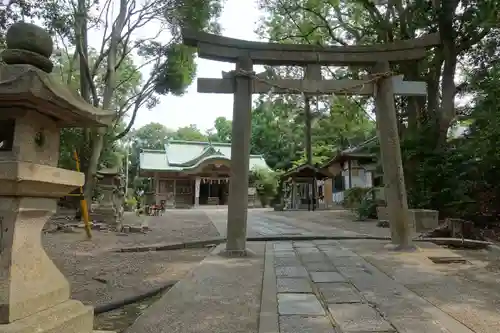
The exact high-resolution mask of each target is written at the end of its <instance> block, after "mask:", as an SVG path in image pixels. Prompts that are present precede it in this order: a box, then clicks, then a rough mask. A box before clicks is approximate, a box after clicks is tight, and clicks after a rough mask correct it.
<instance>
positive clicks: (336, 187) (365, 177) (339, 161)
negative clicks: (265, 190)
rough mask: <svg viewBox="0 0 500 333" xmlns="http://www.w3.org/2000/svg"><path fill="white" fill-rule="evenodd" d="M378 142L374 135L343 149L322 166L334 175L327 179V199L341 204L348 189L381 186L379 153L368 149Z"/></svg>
mask: <svg viewBox="0 0 500 333" xmlns="http://www.w3.org/2000/svg"><path fill="white" fill-rule="evenodd" d="M377 142H378V141H377V138H376V137H374V138H372V139H370V140H367V141H365V142H364V143H362V144H361V145H359V146H357V147H354V148H351V149H346V150H343V151H341V152H339V153H338V154H337V155H336V156H334V157H333V158H332V159H330V160H329V161H328V162H327V163H325V164H324V165H323V166H322V167H321V168H322V169H325V170H327V171H328V173H330V174H332V175H334V176H333V178H331V179H328V180H326V181H325V201H327V202H331V203H333V204H341V203H342V202H343V201H344V191H345V190H347V189H350V188H353V187H363V188H370V187H377V186H381V184H382V174H381V173H380V174H379V173H378V172H377V155H376V154H375V153H372V152H369V151H368V150H369V149H368V148H370V147H371V146H373V145H376V144H377Z"/></svg>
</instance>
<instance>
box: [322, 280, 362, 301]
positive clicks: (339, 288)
mask: <svg viewBox="0 0 500 333" xmlns="http://www.w3.org/2000/svg"><path fill="white" fill-rule="evenodd" d="M316 287H317V288H318V290H319V291H320V293H321V295H322V296H323V298H324V299H325V300H326V302H327V303H329V304H330V303H331V304H333V303H363V298H362V296H361V295H360V294H359V292H358V291H357V290H356V288H354V286H353V285H351V284H350V283H344V282H340V283H316Z"/></svg>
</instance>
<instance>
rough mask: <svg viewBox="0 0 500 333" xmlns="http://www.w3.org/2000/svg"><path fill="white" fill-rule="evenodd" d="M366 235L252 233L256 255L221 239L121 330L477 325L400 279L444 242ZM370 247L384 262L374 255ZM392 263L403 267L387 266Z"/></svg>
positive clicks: (331, 331) (358, 332) (450, 330)
mask: <svg viewBox="0 0 500 333" xmlns="http://www.w3.org/2000/svg"><path fill="white" fill-rule="evenodd" d="M363 242H366V244H367V245H366V246H365V245H363V244H365V243H362V242H361V241H354V242H350V241H329V240H328V241H300V242H291V241H283V242H266V243H264V242H250V243H248V246H249V247H250V249H251V250H253V251H254V252H255V253H256V255H255V256H254V257H252V258H238V259H227V258H224V257H220V256H218V254H217V253H218V252H219V251H221V250H222V249H223V248H224V246H225V245H224V244H222V245H220V246H218V247H217V248H216V249H215V250H214V252H213V253H212V254H211V255H210V256H209V257H207V258H206V259H205V260H204V261H203V262H202V263H201V264H200V265H199V266H198V267H197V268H196V269H194V271H193V272H192V273H191V274H189V275H188V276H187V277H186V278H185V279H183V280H182V281H180V282H179V283H178V284H176V285H175V286H174V287H173V288H172V289H171V290H170V291H169V292H168V293H167V294H165V295H164V296H163V297H162V298H161V299H160V301H158V302H157V303H155V304H154V305H153V306H152V307H151V308H149V309H148V310H146V312H145V313H144V314H143V315H142V316H141V317H139V318H138V320H137V321H136V322H135V323H134V325H132V326H131V327H130V328H129V329H128V330H127V331H126V332H127V333H156V332H186V333H187V332H190V333H191V332H203V333H206V332H217V333H225V332H227V333H229V332H232V333H239V332H241V333H248V332H250V333H251V332H255V333H278V332H279V333H295V332H311V333H312V332H314V333H338V332H344V333H367V332H372V333H377V332H378V333H382V332H384V333H389V332H393V333H395V332H399V333H421V332H426V333H472V332H476V331H474V330H471V329H469V328H467V327H466V326H464V324H463V323H462V322H465V319H461V318H457V319H454V318H453V317H452V316H450V315H448V314H447V313H445V312H443V310H441V309H439V308H437V307H436V306H434V305H432V304H431V303H430V302H429V301H427V300H426V299H424V298H422V297H420V296H419V295H417V294H416V293H415V292H413V291H412V290H410V289H408V288H407V287H406V286H405V284H404V283H407V282H409V279H410V277H412V276H413V277H414V280H419V279H420V281H422V279H424V280H425V279H426V278H427V279H428V277H426V276H427V275H423V277H421V278H415V276H416V275H418V274H425V273H426V272H425V271H418V270H415V269H412V265H413V266H415V267H420V266H418V262H419V261H425V260H427V261H428V262H430V260H429V259H428V256H431V255H433V256H456V255H454V254H453V253H452V252H451V251H449V250H446V249H441V248H439V247H437V246H435V245H433V244H424V243H422V244H423V245H422V250H420V251H417V252H415V253H394V252H392V253H389V252H388V251H387V250H384V247H383V246H384V245H385V244H386V243H384V242H382V241H363ZM384 251H385V252H384ZM384 253H385V256H384ZM374 254H377V256H378V254H380V255H381V256H382V257H383V258H384V260H385V262H384V261H379V262H377V266H375V265H374V264H372V263H371V258H373V255H374ZM370 255H371V256H370ZM365 258H368V259H365ZM389 262H392V263H397V264H398V265H399V266H400V267H404V268H405V272H402V271H399V272H398V274H399V276H394V275H391V274H389V275H388V274H386V271H387V267H388V263H389ZM404 263H406V265H405V264H404ZM378 265H380V267H382V268H381V269H379V268H378ZM427 265H428V266H429V267H430V264H427ZM429 272H430V273H432V271H431V270H429V271H428V272H427V273H429ZM430 273H429V274H428V275H432V274H430ZM432 276H433V278H434V279H438V278H439V279H442V280H443V281H446V277H444V276H436V275H432ZM401 277H404V279H403V278H401ZM399 281H403V282H404V283H400V282H399ZM469 305H470V306H474V304H469ZM497 331H498V328H497Z"/></svg>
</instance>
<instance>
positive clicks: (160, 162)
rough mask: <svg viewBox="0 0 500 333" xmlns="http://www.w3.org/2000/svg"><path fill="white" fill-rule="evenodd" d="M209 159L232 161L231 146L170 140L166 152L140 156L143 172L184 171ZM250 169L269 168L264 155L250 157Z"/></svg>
mask: <svg viewBox="0 0 500 333" xmlns="http://www.w3.org/2000/svg"><path fill="white" fill-rule="evenodd" d="M209 159H226V160H231V144H230V143H219V142H199V141H184V140H169V141H168V142H167V143H166V144H165V149H164V150H150V149H145V150H143V151H142V152H141V154H140V169H141V170H143V171H183V170H189V169H192V168H195V167H196V166H198V165H200V164H201V163H203V162H204V161H207V160H209ZM249 168H250V169H254V168H269V167H268V165H267V164H266V161H265V160H264V158H263V157H262V155H250V165H249Z"/></svg>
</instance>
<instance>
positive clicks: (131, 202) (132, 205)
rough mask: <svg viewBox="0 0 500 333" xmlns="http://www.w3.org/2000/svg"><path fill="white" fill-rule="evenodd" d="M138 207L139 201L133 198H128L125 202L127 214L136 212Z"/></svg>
mask: <svg viewBox="0 0 500 333" xmlns="http://www.w3.org/2000/svg"><path fill="white" fill-rule="evenodd" d="M136 205H137V200H136V199H135V198H134V197H132V198H128V199H127V200H125V207H124V209H125V211H127V212H131V211H133V210H134V208H135V207H136Z"/></svg>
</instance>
